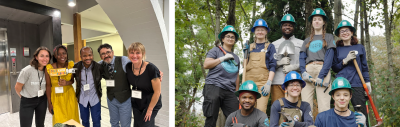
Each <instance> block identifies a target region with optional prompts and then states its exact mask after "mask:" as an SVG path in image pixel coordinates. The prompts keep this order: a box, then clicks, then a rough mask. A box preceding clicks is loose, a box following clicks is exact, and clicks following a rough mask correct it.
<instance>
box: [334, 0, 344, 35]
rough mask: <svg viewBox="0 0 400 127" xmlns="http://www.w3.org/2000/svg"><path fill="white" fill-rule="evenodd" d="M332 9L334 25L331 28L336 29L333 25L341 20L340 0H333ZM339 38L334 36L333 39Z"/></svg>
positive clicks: (336, 24)
mask: <svg viewBox="0 0 400 127" xmlns="http://www.w3.org/2000/svg"><path fill="white" fill-rule="evenodd" d="M333 10H334V11H335V13H334V14H335V19H334V26H333V28H334V29H336V28H335V27H336V26H338V24H339V23H340V22H341V21H342V0H335V3H334V5H333ZM338 39H339V38H338V37H336V36H335V40H338Z"/></svg>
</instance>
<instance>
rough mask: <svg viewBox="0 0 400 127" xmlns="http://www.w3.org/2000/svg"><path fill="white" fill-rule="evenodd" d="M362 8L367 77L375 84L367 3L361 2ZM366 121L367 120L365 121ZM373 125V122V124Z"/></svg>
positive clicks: (370, 116)
mask: <svg viewBox="0 0 400 127" xmlns="http://www.w3.org/2000/svg"><path fill="white" fill-rule="evenodd" d="M362 6H363V8H364V10H363V11H362V12H361V13H363V15H364V26H365V27H364V30H365V45H364V46H365V48H366V51H367V61H368V70H369V78H370V81H371V84H375V80H374V79H375V76H374V61H373V60H372V53H371V52H372V48H371V39H370V36H369V22H368V14H367V4H366V3H363V4H362ZM372 86H374V85H371V90H373V87H372ZM373 101H374V102H376V101H375V100H373ZM372 114H373V112H370V113H369V114H367V115H368V118H369V119H368V120H369V121H370V122H372V123H374V122H375V121H374V120H373V118H374V116H373V115H372ZM367 123H368V122H367ZM373 125H375V124H373Z"/></svg>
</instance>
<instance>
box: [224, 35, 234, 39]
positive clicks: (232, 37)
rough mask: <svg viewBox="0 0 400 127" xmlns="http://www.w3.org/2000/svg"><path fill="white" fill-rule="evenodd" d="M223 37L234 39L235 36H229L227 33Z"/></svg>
mask: <svg viewBox="0 0 400 127" xmlns="http://www.w3.org/2000/svg"><path fill="white" fill-rule="evenodd" d="M225 38H229V39H235V36H229V35H226V36H225Z"/></svg>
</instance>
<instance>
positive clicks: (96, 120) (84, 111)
mask: <svg viewBox="0 0 400 127" xmlns="http://www.w3.org/2000/svg"><path fill="white" fill-rule="evenodd" d="M100 105H101V104H100V102H99V103H97V104H95V105H94V106H90V104H89V103H88V105H87V106H86V108H85V107H84V106H83V105H82V104H80V103H79V111H80V113H81V119H82V125H83V126H85V127H90V122H89V116H90V114H92V122H93V127H100V120H101V106H100ZM89 110H90V114H89Z"/></svg>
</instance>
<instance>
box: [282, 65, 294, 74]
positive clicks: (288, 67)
mask: <svg viewBox="0 0 400 127" xmlns="http://www.w3.org/2000/svg"><path fill="white" fill-rule="evenodd" d="M294 70H295V67H294V66H293V65H284V66H283V70H282V71H283V73H285V74H287V73H289V72H290V71H294Z"/></svg>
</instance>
